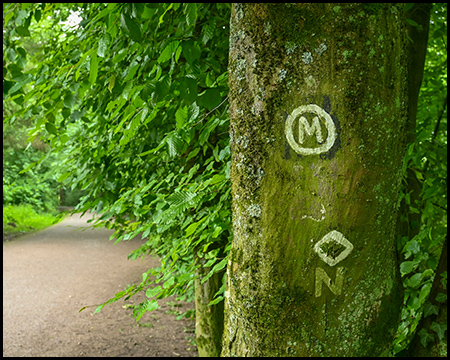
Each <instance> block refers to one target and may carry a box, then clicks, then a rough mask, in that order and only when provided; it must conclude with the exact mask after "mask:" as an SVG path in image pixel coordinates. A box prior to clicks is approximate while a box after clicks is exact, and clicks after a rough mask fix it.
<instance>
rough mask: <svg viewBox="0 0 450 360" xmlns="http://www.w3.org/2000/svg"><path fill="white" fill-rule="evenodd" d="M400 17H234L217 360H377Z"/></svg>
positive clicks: (403, 121)
mask: <svg viewBox="0 0 450 360" xmlns="http://www.w3.org/2000/svg"><path fill="white" fill-rule="evenodd" d="M406 47H407V40H406V26H405V22H404V21H403V14H402V5H396V4H367V5H364V4H362V5H361V4H341V5H337V4H297V5H289V6H284V5H271V4H246V5H234V6H233V10H232V16H231V34H230V57H229V85H230V93H229V101H230V118H231V126H230V142H231V149H232V166H231V180H232V193H233V205H232V206H233V231H234V238H233V244H232V247H231V251H230V257H229V263H228V266H227V291H226V300H225V329H224V336H223V349H222V355H223V356H229V355H238V356H239V355H240V356H283V355H297V356H364V355H369V356H375V355H380V354H383V353H384V354H386V353H387V351H388V350H389V347H390V344H391V342H392V338H393V335H394V333H395V330H396V326H397V321H398V317H399V310H400V306H401V302H402V294H401V284H400V278H399V273H398V266H397V263H396V253H395V225H396V218H397V213H398V199H399V186H400V181H401V164H402V159H403V157H404V152H405V141H406V133H407V117H408V106H409V95H408V66H407V57H406V56H405V53H406Z"/></svg>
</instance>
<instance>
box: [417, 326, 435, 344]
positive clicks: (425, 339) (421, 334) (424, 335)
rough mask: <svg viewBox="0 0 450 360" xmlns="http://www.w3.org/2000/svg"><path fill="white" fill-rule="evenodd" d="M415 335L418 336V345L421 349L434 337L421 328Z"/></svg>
mask: <svg viewBox="0 0 450 360" xmlns="http://www.w3.org/2000/svg"><path fill="white" fill-rule="evenodd" d="M417 335H419V338H420V343H421V344H422V345H423V347H427V345H428V344H429V343H430V342H432V341H433V340H434V337H433V336H432V335H431V334H430V333H428V332H427V331H426V330H425V328H422V329H421V330H420V331H419V332H418V333H417Z"/></svg>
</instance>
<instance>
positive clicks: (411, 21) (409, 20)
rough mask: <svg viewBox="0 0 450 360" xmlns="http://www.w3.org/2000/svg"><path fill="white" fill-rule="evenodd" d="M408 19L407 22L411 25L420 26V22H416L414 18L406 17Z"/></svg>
mask: <svg viewBox="0 0 450 360" xmlns="http://www.w3.org/2000/svg"><path fill="white" fill-rule="evenodd" d="M405 20H406V22H407V23H408V24H409V25H411V26H418V25H419V24H418V23H416V22H415V21H414V20H412V19H405Z"/></svg>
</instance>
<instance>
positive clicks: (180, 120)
mask: <svg viewBox="0 0 450 360" xmlns="http://www.w3.org/2000/svg"><path fill="white" fill-rule="evenodd" d="M187 117H188V108H187V107H186V106H180V107H179V108H178V110H177V112H176V113H175V120H176V122H177V128H178V129H181V128H182V127H183V125H184V123H185V122H186V120H187Z"/></svg>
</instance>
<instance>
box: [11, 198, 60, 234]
mask: <svg viewBox="0 0 450 360" xmlns="http://www.w3.org/2000/svg"><path fill="white" fill-rule="evenodd" d="M54 221H55V216H54V215H53V214H50V213H37V212H36V210H35V209H34V207H33V206H31V205H6V206H3V235H5V234H15V235H18V234H22V233H25V232H30V231H33V230H41V229H44V228H46V227H48V226H50V225H52V224H53V223H54Z"/></svg>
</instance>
